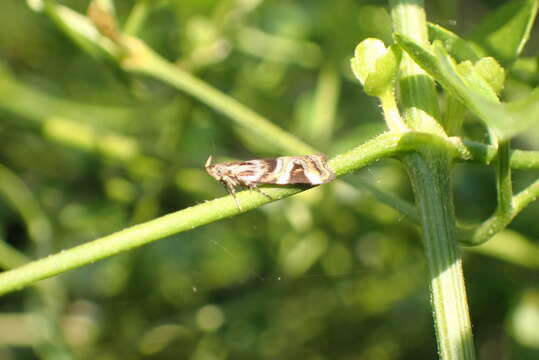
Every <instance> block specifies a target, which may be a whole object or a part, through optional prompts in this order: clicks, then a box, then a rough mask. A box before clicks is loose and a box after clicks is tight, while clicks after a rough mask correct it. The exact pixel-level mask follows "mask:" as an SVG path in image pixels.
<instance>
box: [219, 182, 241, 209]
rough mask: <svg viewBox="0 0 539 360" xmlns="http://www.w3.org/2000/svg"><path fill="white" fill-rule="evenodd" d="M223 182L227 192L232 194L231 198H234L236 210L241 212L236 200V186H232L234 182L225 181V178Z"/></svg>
mask: <svg viewBox="0 0 539 360" xmlns="http://www.w3.org/2000/svg"><path fill="white" fill-rule="evenodd" d="M223 184H224V185H225V187H226V190H227V191H228V193H229V194H230V195H232V198H234V202H235V203H236V207H237V208H238V210H239V211H240V212H243V209H242V208H241V205H240V202H239V201H238V198H237V197H236V188H235V187H234V184H233V183H232V182H231V181H227V180H226V179H224V180H223Z"/></svg>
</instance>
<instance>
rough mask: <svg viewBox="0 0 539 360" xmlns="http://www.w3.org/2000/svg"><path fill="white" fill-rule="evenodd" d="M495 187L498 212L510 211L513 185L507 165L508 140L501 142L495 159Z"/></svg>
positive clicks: (508, 212) (507, 212) (509, 168)
mask: <svg viewBox="0 0 539 360" xmlns="http://www.w3.org/2000/svg"><path fill="white" fill-rule="evenodd" d="M496 189H497V199H498V206H497V210H496V211H497V212H499V213H500V214H507V215H509V214H511V213H512V207H513V203H512V199H513V185H512V180H511V167H510V166H509V141H506V142H504V143H501V144H500V145H499V150H498V159H497V161H496Z"/></svg>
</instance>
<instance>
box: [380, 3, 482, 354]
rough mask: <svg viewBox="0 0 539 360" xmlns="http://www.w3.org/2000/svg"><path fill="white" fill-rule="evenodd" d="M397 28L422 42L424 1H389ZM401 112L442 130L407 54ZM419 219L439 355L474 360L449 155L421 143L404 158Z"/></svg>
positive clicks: (425, 81)
mask: <svg viewBox="0 0 539 360" xmlns="http://www.w3.org/2000/svg"><path fill="white" fill-rule="evenodd" d="M390 4H391V7H392V8H391V12H392V19H393V22H394V29H395V31H396V32H398V33H401V34H404V35H406V36H408V37H411V38H413V39H414V40H416V41H419V42H422V43H424V44H426V43H427V42H428V39H427V24H426V18H425V12H424V9H423V1H420V0H391V1H390ZM400 83H401V95H402V101H403V105H404V109H403V110H404V111H403V114H404V117H405V119H406V122H407V124H408V125H409V126H410V127H412V128H413V129H414V130H416V131H424V132H430V133H434V134H443V129H442V127H441V126H440V125H439V122H438V120H439V119H440V116H439V110H438V106H437V102H436V93H435V88H434V83H433V82H432V80H431V79H430V78H429V77H428V76H427V75H426V74H425V73H424V72H423V71H422V70H421V69H420V68H419V67H418V66H417V65H416V64H414V63H413V61H412V60H411V59H410V58H409V57H408V56H405V57H404V58H403V66H402V75H401V82H400ZM403 161H404V163H405V165H406V168H407V171H408V173H409V175H410V181H411V183H412V186H413V189H414V194H415V200H416V205H417V210H418V213H419V217H420V220H421V225H422V230H423V239H424V244H425V252H426V256H427V263H428V267H429V272H430V289H431V297H432V299H431V300H432V307H433V314H434V324H435V329H436V338H437V341H438V351H439V354H440V358H441V359H444V360H453V359H459V360H461V359H466V360H468V359H475V351H474V345H473V336H472V331H471V323H470V318H469V313H468V303H467V299H466V290H465V286H464V278H463V274H462V263H461V258H460V254H459V251H458V247H457V237H456V230H455V229H456V225H455V215H454V209H453V203H452V193H451V187H450V184H449V178H450V174H449V170H450V164H451V154H450V153H448V152H447V151H446V150H444V149H443V148H439V149H438V148H436V147H433V146H430V147H428V146H427V147H425V148H424V149H423V150H422V151H420V152H418V153H416V154H410V155H406V156H404V157H403Z"/></svg>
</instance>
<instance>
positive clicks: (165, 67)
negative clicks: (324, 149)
mask: <svg viewBox="0 0 539 360" xmlns="http://www.w3.org/2000/svg"><path fill="white" fill-rule="evenodd" d="M125 45H126V46H127V48H128V49H129V55H128V56H127V57H126V58H124V60H123V61H122V62H121V65H122V67H123V69H124V70H126V71H128V72H132V73H137V74H143V75H147V76H150V77H153V78H155V79H159V80H161V81H163V82H164V83H166V84H169V85H171V86H172V87H174V88H176V89H178V90H181V91H183V92H185V93H187V94H189V95H191V96H193V97H194V98H196V99H198V100H199V101H201V102H202V103H204V104H206V105H208V106H209V107H210V108H212V109H214V110H216V111H219V112H221V113H222V114H224V115H226V116H228V117H229V118H230V119H232V120H233V121H235V122H236V124H238V125H240V126H241V127H243V128H244V129H246V130H248V131H249V132H251V133H252V134H254V135H256V136H258V137H260V138H262V139H269V140H271V142H272V143H273V144H275V145H276V146H277V147H278V148H279V150H281V151H284V152H285V153H288V154H291V153H292V154H295V155H297V154H311V153H316V152H317V151H316V149H314V148H313V147H312V146H310V145H308V144H306V143H305V142H303V141H301V140H299V139H298V138H296V137H295V136H292V135H290V134H289V133H288V132H286V131H284V130H282V129H280V128H279V127H277V126H275V125H274V124H273V123H271V122H270V121H269V120H267V119H266V118H264V117H262V116H260V115H259V114H257V113H256V112H254V111H253V110H251V109H249V108H248V107H246V106H244V105H243V104H241V103H239V102H238V101H237V100H235V99H234V98H232V97H230V96H228V95H226V94H224V93H223V92H221V91H219V90H217V89H216V88H214V87H212V86H210V85H208V84H206V83H205V82H204V81H201V80H199V79H197V78H196V77H194V76H192V75H191V74H189V73H187V72H185V71H183V70H181V69H180V68H179V67H177V66H175V65H173V64H171V63H170V62H168V61H166V60H164V59H163V58H161V57H160V56H159V55H157V54H156V53H155V52H153V51H152V50H151V49H150V48H149V47H148V46H146V44H144V43H143V42H141V41H139V40H137V39H135V38H129V39H126V41H125Z"/></svg>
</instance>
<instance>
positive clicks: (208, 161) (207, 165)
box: [204, 155, 211, 169]
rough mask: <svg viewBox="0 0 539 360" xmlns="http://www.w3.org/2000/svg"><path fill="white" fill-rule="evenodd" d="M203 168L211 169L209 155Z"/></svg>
mask: <svg viewBox="0 0 539 360" xmlns="http://www.w3.org/2000/svg"><path fill="white" fill-rule="evenodd" d="M204 166H205V167H206V169H208V168H209V167H211V155H210V157H208V160H206V164H205V165H204Z"/></svg>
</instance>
